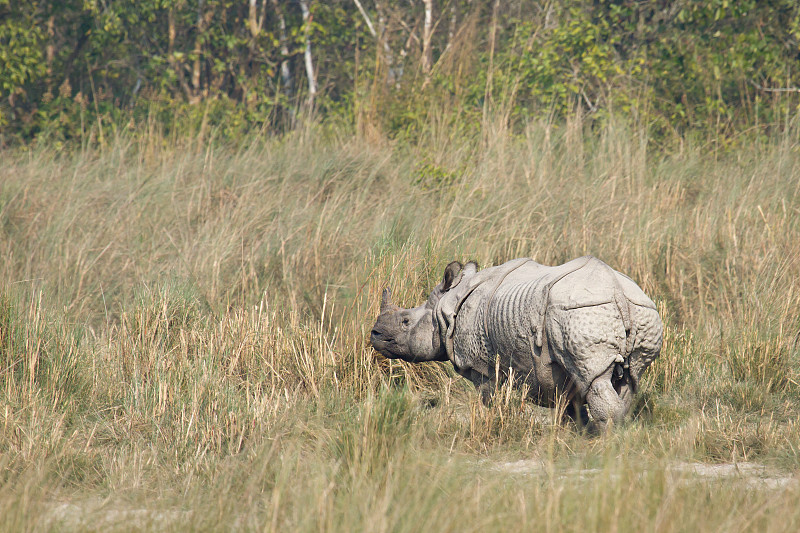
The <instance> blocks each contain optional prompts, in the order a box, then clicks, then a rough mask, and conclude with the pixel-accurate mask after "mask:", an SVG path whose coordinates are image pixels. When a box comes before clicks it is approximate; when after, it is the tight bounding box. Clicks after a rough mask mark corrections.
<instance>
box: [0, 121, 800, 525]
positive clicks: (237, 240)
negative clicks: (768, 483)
mask: <svg viewBox="0 0 800 533" xmlns="http://www.w3.org/2000/svg"><path fill="white" fill-rule="evenodd" d="M486 131H487V132H485V133H484V134H482V135H481V134H476V135H475V137H474V138H470V137H468V136H467V137H456V136H452V137H448V136H447V135H444V134H442V133H441V132H437V133H436V134H431V136H430V138H429V139H425V140H424V141H423V142H422V143H420V144H419V145H416V146H410V145H406V144H403V143H397V142H395V143H390V142H387V141H385V140H382V139H379V138H365V137H363V136H357V135H352V134H346V133H340V134H336V133H331V132H328V133H326V134H322V133H318V132H313V131H312V132H304V133H298V134H296V135H291V136H288V137H286V138H283V139H266V140H265V139H254V140H252V141H251V142H245V143H242V144H241V145H240V146H226V145H222V144H218V143H213V142H211V143H210V144H208V145H203V146H199V145H197V144H195V143H192V142H190V141H188V140H187V141H186V142H185V143H183V144H174V143H172V142H167V141H165V140H164V139H161V138H160V137H158V136H157V135H154V134H144V135H141V136H138V137H136V136H131V137H120V138H118V139H116V140H112V141H109V143H108V146H107V147H106V148H105V149H104V150H103V151H97V150H94V149H88V148H87V149H83V150H76V151H72V152H69V151H68V152H64V153H53V152H52V151H49V150H47V148H46V147H39V148H36V149H33V150H29V151H22V150H8V151H5V152H3V153H2V154H0V157H2V161H3V165H2V169H0V254H2V257H3V258H4V261H2V262H0V280H2V281H1V282H0V350H1V351H0V361H1V362H2V369H1V371H2V374H1V375H0V394H2V404H0V413H2V417H3V418H2V423H1V424H0V463H2V468H1V469H0V472H2V477H0V529H3V530H50V529H53V530H81V531H83V530H87V529H88V530H92V529H95V530H104V531H105V530H109V529H112V530H131V529H133V530H137V529H142V528H145V529H167V530H169V529H177V530H194V529H199V530H227V529H254V530H273V531H310V530H314V531H316V530H325V531H331V530H336V531H353V530H355V531H357V530H366V531H422V530H427V531H437V530H439V531H487V530H491V531H495V530H505V529H511V528H520V527H522V528H524V529H531V528H537V529H543V530H546V531H573V530H574V531H587V530H592V531H608V530H622V531H632V530H640V529H646V530H654V531H694V530H696V528H697V524H703V529H704V530H718V531H723V530H724V531H748V530H760V531H786V530H792V529H796V528H797V525H798V522H799V521H800V512H798V511H797V509H796V505H794V503H795V502H796V500H797V497H798V492H799V491H800V487H799V486H798V483H797V482H796V481H794V482H790V483H788V484H787V485H785V486H782V488H779V489H765V488H763V487H761V486H760V485H757V484H754V483H753V482H752V481H753V480H752V479H750V478H748V477H747V476H739V477H731V478H711V477H702V476H701V477H698V476H694V475H691V474H687V473H686V472H685V471H683V470H681V469H680V468H678V466H680V465H683V464H685V463H686V462H699V463H704V464H717V463H737V464H738V463H742V462H755V463H759V464H763V465H765V467H766V468H769V469H770V472H772V473H773V474H774V476H777V477H780V479H789V478H793V479H795V480H796V478H797V473H798V471H800V456H798V453H799V452H798V450H800V427H799V424H800V423H798V420H800V386H798V383H800V365H798V363H799V361H798V358H800V352H799V351H798V350H799V349H800V346H798V332H799V331H800V318H798V316H799V315H798V313H797V309H800V290H799V289H798V284H797V280H798V279H800V145H798V144H797V142H796V138H797V137H796V132H790V133H787V134H785V136H783V137H779V138H775V139H773V141H772V142H769V143H760V144H754V145H750V146H744V147H742V148H741V149H739V150H738V151H731V152H719V153H717V152H708V148H707V147H704V146H697V147H692V146H684V147H683V149H682V151H681V152H679V153H675V154H670V155H662V154H659V153H656V152H654V151H650V150H648V146H647V139H646V138H645V136H644V135H642V134H639V133H637V132H635V131H631V130H629V129H627V128H623V127H621V126H618V125H614V124H613V122H612V123H610V125H609V126H607V127H606V128H605V129H604V130H603V131H600V132H595V133H586V132H584V129H583V127H582V125H581V124H580V122H579V121H576V120H572V121H569V122H568V123H567V124H565V125H562V126H554V125H551V124H547V123H531V124H530V125H529V127H528V128H527V130H526V132H525V133H524V134H523V135H512V134H510V133H507V132H505V131H503V130H502V128H495V129H493V130H488V129H487V130H486ZM742 144H743V145H745V143H742ZM587 253H591V254H593V255H596V256H598V257H600V258H602V259H603V260H605V261H606V262H608V263H609V264H610V265H612V266H613V267H615V268H617V269H618V270H621V271H623V272H625V273H628V274H629V275H631V276H632V277H633V278H634V279H635V280H636V281H637V282H638V283H639V284H640V285H641V286H642V288H643V289H644V290H645V292H647V293H648V294H649V295H650V296H651V297H652V298H653V299H654V300H655V301H656V302H657V303H658V306H659V309H660V311H661V314H662V317H663V319H664V322H665V327H666V328H665V329H666V331H665V341H664V348H663V353H662V356H661V358H660V359H659V360H657V361H656V362H655V364H654V365H653V367H652V368H651V369H650V371H649V372H648V373H647V374H646V375H645V380H644V383H643V390H642V393H641V394H640V395H639V396H638V397H637V399H636V401H635V404H634V408H633V416H632V417H631V420H630V421H629V422H628V423H627V424H626V425H625V426H623V427H619V428H616V429H615V431H614V432H612V433H611V434H610V435H608V436H605V437H602V438H590V437H587V436H585V435H583V434H581V433H579V432H578V431H577V430H576V429H575V428H573V427H570V426H561V425H558V424H556V423H555V420H554V419H553V416H552V414H551V413H550V412H549V411H547V410H543V409H540V408H537V407H533V406H531V405H528V404H526V403H524V402H523V401H522V400H521V397H520V395H519V393H517V392H514V391H510V390H503V391H500V392H501V396H500V398H501V399H500V401H497V402H495V404H494V405H493V406H492V407H491V408H485V407H483V406H482V405H481V404H480V402H479V401H478V398H477V395H476V394H475V392H474V390H473V389H472V386H471V385H469V384H468V383H467V382H466V381H465V380H463V379H462V378H459V377H458V376H456V375H455V374H454V373H453V371H452V369H451V368H450V366H449V364H425V365H420V366H412V365H407V364H404V363H400V362H390V361H387V360H385V359H382V358H381V357H380V356H378V355H377V354H375V353H374V352H373V351H372V349H371V348H370V346H369V344H368V339H367V337H368V332H369V329H370V327H371V325H372V323H373V321H374V319H375V316H376V314H377V309H378V302H379V294H380V290H381V289H382V288H383V287H384V286H385V285H390V286H391V287H392V288H393V290H394V294H395V298H396V300H397V301H398V303H401V304H405V305H409V306H410V305H416V304H417V303H419V302H420V301H422V299H423V298H425V297H426V296H427V293H428V292H429V290H430V289H431V288H432V287H433V286H434V285H435V283H436V282H437V281H438V279H439V278H440V276H441V274H442V271H443V268H444V266H445V265H446V264H447V263H448V262H449V261H451V260H453V259H458V260H462V261H464V260H468V259H475V260H477V261H478V262H479V264H480V265H481V266H489V265H491V264H497V263H500V262H503V261H506V260H508V259H512V258H514V257H520V256H530V257H533V258H535V259H536V260H538V261H539V262H542V263H546V264H555V263H559V262H562V261H565V260H568V259H571V258H574V257H577V256H580V255H584V254H587ZM523 459H524V460H526V461H529V462H531V463H530V464H535V465H539V466H537V467H536V468H533V467H531V468H527V467H526V468H523V469H522V471H518V472H514V471H509V467H508V463H509V462H515V461H519V460H523ZM524 464H528V463H524ZM676 465H678V466H676ZM790 481H791V480H790Z"/></svg>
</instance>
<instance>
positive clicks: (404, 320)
mask: <svg viewBox="0 0 800 533" xmlns="http://www.w3.org/2000/svg"><path fill="white" fill-rule="evenodd" d="M409 322H410V320H409V319H408V317H406V318H404V319H403V325H404V326H407V325H408V323H409Z"/></svg>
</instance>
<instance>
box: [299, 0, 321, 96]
mask: <svg viewBox="0 0 800 533" xmlns="http://www.w3.org/2000/svg"><path fill="white" fill-rule="evenodd" d="M299 2H300V10H301V11H302V12H303V26H304V27H305V41H306V48H305V52H303V62H304V63H305V66H306V77H307V78H308V107H309V109H312V108H313V107H314V98H315V97H316V95H317V77H316V74H315V73H314V58H313V57H312V56H311V20H312V18H313V17H312V16H311V11H309V9H308V4H309V0H299Z"/></svg>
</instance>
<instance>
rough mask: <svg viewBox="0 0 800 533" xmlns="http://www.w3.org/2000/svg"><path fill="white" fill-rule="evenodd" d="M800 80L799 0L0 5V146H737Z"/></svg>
mask: <svg viewBox="0 0 800 533" xmlns="http://www.w3.org/2000/svg"><path fill="white" fill-rule="evenodd" d="M798 67H800V5H799V4H798V3H797V2H795V1H793V0H767V1H755V0H744V1H737V2H731V1H729V0H710V1H705V0H703V1H701V0H679V1H675V2H666V1H644V2H643V1H638V0H619V1H600V0H595V1H591V2H589V1H574V0H549V1H548V0H537V1H533V0H513V1H506V2H499V1H497V0H496V1H486V0H484V1H480V0H435V1H434V0H417V1H411V0H409V1H402V2H400V1H390V0H376V1H372V0H329V1H324V2H322V1H314V0H292V1H286V0H238V1H232V0H116V1H111V0H32V1H30V2H17V1H13V0H0V144H6V145H7V144H17V143H26V142H30V141H31V140H34V139H37V138H38V137H40V136H42V135H45V136H46V137H47V138H48V139H51V140H55V141H71V140H84V141H85V140H99V141H103V139H104V136H105V137H107V136H108V134H109V132H110V131H112V130H115V129H119V128H132V127H135V126H136V125H137V124H141V123H149V124H151V125H153V124H155V125H157V126H158V127H159V128H161V129H162V131H164V132H165V133H168V134H169V133H173V132H174V133H175V134H178V133H181V131H183V132H187V131H188V132H195V131H197V128H198V127H199V128H201V131H202V128H205V127H209V128H214V131H215V134H216V135H219V136H222V137H228V138H235V136H237V135H241V134H243V133H246V132H248V131H253V130H258V131H267V132H281V131H285V130H287V129H291V128H294V127H296V126H297V124H298V121H303V120H306V119H307V118H308V117H312V116H313V117H315V118H323V119H330V120H336V121H339V122H344V123H345V124H350V125H352V126H355V127H358V128H374V129H377V130H378V131H379V132H380V133H382V134H385V135H388V136H390V137H410V138H412V139H415V138H416V137H417V135H418V133H419V130H420V129H421V128H424V125H425V124H427V123H429V122H430V121H431V120H432V119H433V117H437V118H438V119H439V120H445V121H447V122H448V124H449V125H451V126H452V125H458V126H459V127H465V128H470V127H472V126H471V125H472V124H477V123H478V122H479V121H480V119H481V118H483V119H485V118H486V116H487V113H498V114H499V115H500V116H502V117H503V119H504V120H505V121H507V123H508V125H509V126H511V127H514V126H516V125H520V124H524V123H525V121H526V120H529V119H530V118H531V116H539V117H541V116H543V115H546V116H550V117H561V116H565V115H566V114H568V113H571V112H573V111H575V110H576V109H580V110H583V111H585V112H587V114H588V115H589V116H590V117H591V120H592V121H598V120H600V121H602V120H604V119H605V118H606V117H608V116H609V114H611V113H613V114H614V115H615V116H616V117H619V116H627V117H629V118H630V119H631V120H632V121H634V123H635V124H637V125H638V126H642V125H644V126H646V127H647V128H648V130H649V131H650V134H651V136H652V138H653V139H655V140H658V141H663V142H664V143H673V142H675V141H680V140H681V139H685V138H686V136H687V135H696V134H700V135H702V136H703V137H704V138H711V137H713V138H715V139H717V138H720V139H721V140H722V141H726V140H727V141H729V140H730V139H735V138H737V134H739V133H741V132H742V131H747V132H749V133H755V134H757V135H769V134H770V131H769V130H770V129H774V128H783V127H785V125H786V121H788V120H789V118H790V116H792V115H793V112H794V111H796V109H797V106H798V103H800V95H798V91H799V90H800V89H798V86H800V68H798Z"/></svg>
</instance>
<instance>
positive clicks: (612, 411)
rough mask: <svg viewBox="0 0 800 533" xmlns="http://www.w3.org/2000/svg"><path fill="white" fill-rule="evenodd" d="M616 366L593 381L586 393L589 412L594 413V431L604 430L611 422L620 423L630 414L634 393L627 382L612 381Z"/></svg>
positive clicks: (591, 427) (592, 426)
mask: <svg viewBox="0 0 800 533" xmlns="http://www.w3.org/2000/svg"><path fill="white" fill-rule="evenodd" d="M613 375H614V366H613V365H612V366H610V367H609V368H608V370H606V371H605V372H603V373H602V374H601V375H599V376H597V378H595V379H594V381H592V384H591V385H590V386H589V391H588V392H587V394H586V403H587V404H588V406H589V413H591V415H592V425H591V426H590V429H591V430H593V432H597V433H602V432H604V431H605V430H606V429H607V428H608V426H609V424H619V423H621V422H622V421H623V419H624V418H625V415H626V414H628V410H629V409H630V407H631V400H632V399H633V394H632V392H631V389H630V386H629V385H628V384H627V383H621V384H620V383H617V384H616V385H617V386H616V387H615V386H614V385H615V384H614V383H613V382H612V378H613Z"/></svg>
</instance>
